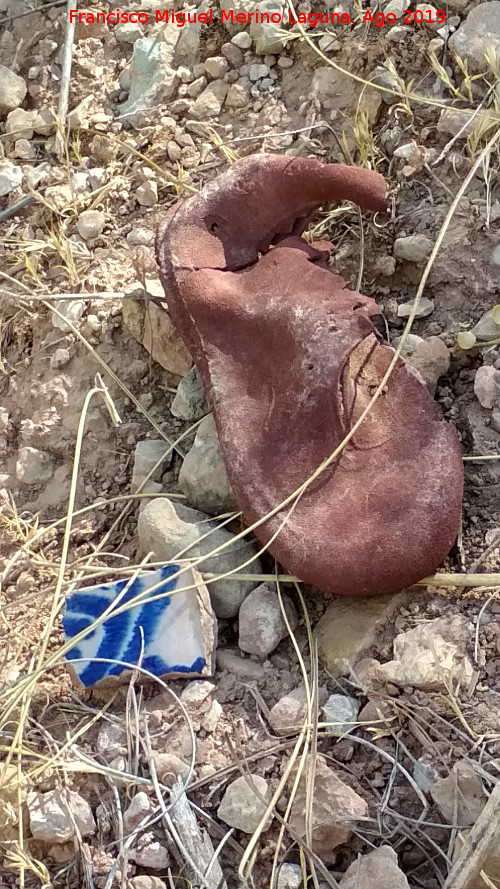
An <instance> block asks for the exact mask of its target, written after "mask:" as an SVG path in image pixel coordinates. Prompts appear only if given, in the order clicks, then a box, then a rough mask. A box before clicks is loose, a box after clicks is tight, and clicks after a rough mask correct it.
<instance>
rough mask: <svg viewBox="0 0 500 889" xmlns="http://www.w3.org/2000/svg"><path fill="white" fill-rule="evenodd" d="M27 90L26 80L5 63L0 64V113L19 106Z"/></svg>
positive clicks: (6, 112) (5, 112)
mask: <svg viewBox="0 0 500 889" xmlns="http://www.w3.org/2000/svg"><path fill="white" fill-rule="evenodd" d="M27 91H28V87H27V86H26V81H25V80H23V78H22V77H19V76H18V75H17V74H14V72H13V71H11V70H10V68H6V67H5V65H0V115H3V114H8V113H9V111H14V109H15V108H19V106H20V105H21V104H22V103H23V101H24V97H25V96H26V93H27Z"/></svg>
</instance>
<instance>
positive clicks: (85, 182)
mask: <svg viewBox="0 0 500 889" xmlns="http://www.w3.org/2000/svg"><path fill="white" fill-rule="evenodd" d="M71 188H72V189H73V191H74V193H75V194H87V193H88V192H89V191H90V177H89V174H88V173H86V172H85V171H83V170H82V171H80V172H79V173H73V174H72V175H71Z"/></svg>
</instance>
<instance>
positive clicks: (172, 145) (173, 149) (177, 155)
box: [167, 74, 207, 163]
mask: <svg viewBox="0 0 500 889" xmlns="http://www.w3.org/2000/svg"><path fill="white" fill-rule="evenodd" d="M206 85H207V78H206V77H205V75H204V74H202V76H201V77H197V78H196V80H193V82H192V83H190V84H189V86H188V88H187V94H188V96H189V97H190V98H191V99H197V98H198V96H199V95H200V94H201V93H202V92H203V90H204V89H205V87H206ZM167 153H168V156H169V159H170V160H171V161H173V163H177V161H179V160H180V159H181V157H182V148H181V147H180V146H179V145H177V142H169V143H168V148H167Z"/></svg>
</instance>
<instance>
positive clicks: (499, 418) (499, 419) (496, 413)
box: [490, 409, 500, 432]
mask: <svg viewBox="0 0 500 889" xmlns="http://www.w3.org/2000/svg"><path fill="white" fill-rule="evenodd" d="M490 423H491V428H492V429H493V430H494V431H495V432H500V410H497V409H494V410H493V412H492V414H491V420H490Z"/></svg>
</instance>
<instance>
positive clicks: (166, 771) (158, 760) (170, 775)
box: [153, 750, 190, 787]
mask: <svg viewBox="0 0 500 889" xmlns="http://www.w3.org/2000/svg"><path fill="white" fill-rule="evenodd" d="M153 762H154V766H155V769H156V775H157V777H158V780H159V781H160V782H161V783H162V784H165V786H166V787H173V785H174V784H175V782H176V781H177V779H178V778H180V779H181V780H182V782H183V783H185V782H186V781H187V779H188V778H189V771H190V769H189V765H188V764H187V763H186V762H184V760H183V759H180V757H179V756H176V754H175V753H166V752H163V751H162V750H153Z"/></svg>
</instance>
